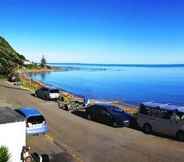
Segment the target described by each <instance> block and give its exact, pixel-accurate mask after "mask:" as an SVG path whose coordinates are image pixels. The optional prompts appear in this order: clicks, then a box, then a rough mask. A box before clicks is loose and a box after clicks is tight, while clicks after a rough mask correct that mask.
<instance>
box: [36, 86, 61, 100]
mask: <svg viewBox="0 0 184 162" xmlns="http://www.w3.org/2000/svg"><path fill="white" fill-rule="evenodd" d="M35 95H36V96H37V97H40V98H42V99H45V100H57V99H58V98H59V96H60V92H59V90H58V89H55V88H48V87H43V88H40V89H38V90H36V92H35Z"/></svg>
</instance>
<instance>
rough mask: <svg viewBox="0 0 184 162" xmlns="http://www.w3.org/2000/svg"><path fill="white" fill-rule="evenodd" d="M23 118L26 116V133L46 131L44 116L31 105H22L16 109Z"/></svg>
mask: <svg viewBox="0 0 184 162" xmlns="http://www.w3.org/2000/svg"><path fill="white" fill-rule="evenodd" d="M16 111H17V112H18V113H19V114H21V115H22V116H23V117H24V118H26V133H27V134H33V135H34V134H45V133H47V132H48V125H47V122H46V120H45V118H44V116H43V115H42V114H41V113H40V112H39V111H38V110H37V109H36V108H32V107H23V108H20V109H17V110H16Z"/></svg>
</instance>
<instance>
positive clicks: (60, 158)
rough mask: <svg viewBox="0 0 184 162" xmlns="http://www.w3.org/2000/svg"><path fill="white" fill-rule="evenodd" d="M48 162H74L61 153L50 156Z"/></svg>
mask: <svg viewBox="0 0 184 162" xmlns="http://www.w3.org/2000/svg"><path fill="white" fill-rule="evenodd" d="M50 162H74V160H73V157H72V156H71V155H70V154H68V153H66V152H62V153H57V154H54V155H52V158H51V160H50Z"/></svg>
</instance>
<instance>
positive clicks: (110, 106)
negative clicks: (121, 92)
mask: <svg viewBox="0 0 184 162" xmlns="http://www.w3.org/2000/svg"><path fill="white" fill-rule="evenodd" d="M93 106H99V107H100V108H102V107H103V108H109V109H111V108H115V107H116V106H113V105H110V104H104V103H102V104H101V103H98V104H93V105H90V106H89V107H93Z"/></svg>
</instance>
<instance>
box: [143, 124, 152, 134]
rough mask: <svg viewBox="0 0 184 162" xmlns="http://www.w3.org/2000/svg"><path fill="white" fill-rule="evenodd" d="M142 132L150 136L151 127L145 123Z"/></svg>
mask: <svg viewBox="0 0 184 162" xmlns="http://www.w3.org/2000/svg"><path fill="white" fill-rule="evenodd" d="M143 132H144V133H146V134H150V133H151V132H152V127H151V125H150V124H148V123H146V124H144V126H143Z"/></svg>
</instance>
